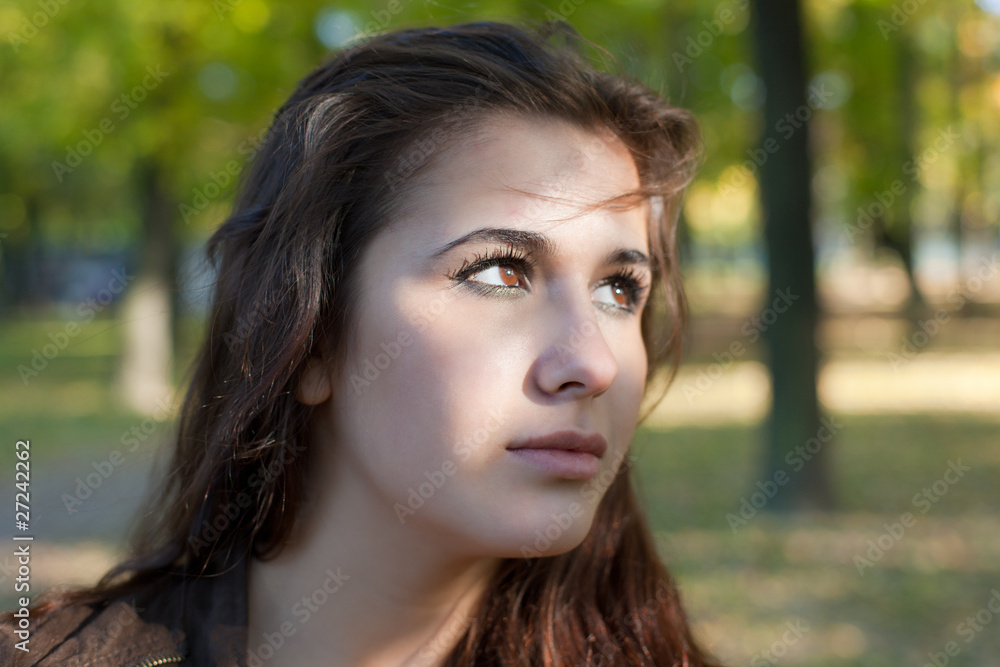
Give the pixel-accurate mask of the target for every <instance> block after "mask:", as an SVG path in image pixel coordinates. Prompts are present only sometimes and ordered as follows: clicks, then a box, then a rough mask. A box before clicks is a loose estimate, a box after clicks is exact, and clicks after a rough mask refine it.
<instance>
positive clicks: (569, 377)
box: [533, 296, 618, 398]
mask: <svg viewBox="0 0 1000 667" xmlns="http://www.w3.org/2000/svg"><path fill="white" fill-rule="evenodd" d="M549 314H550V315H551V317H549V318H546V324H545V330H546V334H545V335H546V345H545V347H544V348H543V349H542V352H541V354H540V355H539V357H538V359H536V361H535V364H534V365H533V374H534V377H535V381H536V383H537V385H538V387H539V389H541V390H542V391H543V392H545V393H547V394H552V395H563V396H566V397H568V398H583V397H587V396H592V397H594V398H596V397H597V396H600V395H601V394H603V393H604V392H605V391H607V389H608V387H610V386H611V383H612V382H613V381H614V379H615V376H617V375H618V362H617V360H616V359H615V355H614V352H613V351H612V349H611V347H610V346H609V345H608V341H607V339H606V338H605V336H604V332H603V331H602V330H601V320H602V319H603V318H602V317H601V314H600V313H599V311H597V310H596V308H595V307H594V304H593V302H592V301H590V299H589V296H588V298H587V299H586V303H585V304H584V303H582V300H578V299H573V300H572V302H570V300H568V299H565V300H561V303H560V305H558V306H555V305H554V306H553V307H552V309H550V310H549Z"/></svg>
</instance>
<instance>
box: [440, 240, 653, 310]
mask: <svg viewBox="0 0 1000 667" xmlns="http://www.w3.org/2000/svg"><path fill="white" fill-rule="evenodd" d="M536 265H537V262H536V261H535V260H534V259H533V258H532V256H531V253H530V252H527V251H525V250H524V249H523V248H522V247H519V246H517V245H516V244H513V243H510V244H508V245H506V246H504V247H497V248H494V249H492V250H491V251H489V252H487V253H478V252H477V253H476V254H475V256H474V257H473V258H472V259H471V260H469V259H466V260H464V261H463V262H462V265H461V267H459V268H458V270H456V271H454V272H453V273H451V274H449V275H448V277H449V278H450V279H452V280H454V281H456V282H457V283H459V284H461V285H464V286H467V287H469V288H470V289H472V290H474V291H475V292H476V293H478V294H480V295H483V296H498V297H501V298H515V299H516V298H520V297H521V296H522V295H523V293H524V291H525V290H526V289H529V288H528V285H523V286H522V285H521V284H518V285H495V284H491V283H485V282H482V281H479V280H471V279H470V277H471V276H473V275H476V274H477V273H481V272H483V271H486V270H488V269H490V268H493V267H501V268H502V267H513V268H515V269H516V270H517V273H518V274H519V275H520V276H521V277H522V278H523V279H524V280H519V281H518V282H519V283H523V282H525V281H530V278H531V275H532V273H533V272H534V269H535V267H536ZM529 284H530V283H529ZM604 286H611V290H612V293H613V294H615V295H620V294H623V295H625V296H626V297H627V298H628V305H613V304H609V303H605V302H600V301H598V302H596V303H599V304H600V305H601V306H602V307H603V308H605V309H607V310H610V311H612V312H615V313H617V314H622V313H635V312H636V311H637V310H638V309H639V308H640V307H641V306H642V304H643V302H644V298H645V296H646V292H647V290H648V288H649V285H648V284H647V282H646V280H645V278H644V277H643V276H642V275H641V274H640V273H639V272H638V271H636V270H635V268H634V267H632V266H624V267H621V268H620V269H618V270H617V271H616V272H615V273H613V274H612V275H610V276H608V277H607V278H605V279H604V280H602V281H601V282H600V283H599V285H598V287H604Z"/></svg>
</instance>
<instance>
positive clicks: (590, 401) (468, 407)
mask: <svg viewBox="0 0 1000 667" xmlns="http://www.w3.org/2000/svg"><path fill="white" fill-rule="evenodd" d="M486 127H487V129H488V130H489V132H488V133H487V134H486V135H484V136H485V138H483V139H480V140H477V141H475V142H467V143H462V144H460V145H459V146H458V147H457V148H455V149H451V150H449V152H448V153H447V154H446V155H444V156H443V159H442V160H440V162H439V164H438V165H437V166H436V167H435V168H433V169H431V170H429V171H428V172H426V174H425V175H424V177H423V178H422V180H421V186H420V190H419V193H418V194H417V195H416V196H414V197H412V198H411V199H410V201H409V202H408V203H407V205H406V206H405V207H404V208H403V209H402V210H403V213H402V215H401V217H400V218H399V219H398V220H396V221H395V222H394V224H393V225H392V226H391V227H390V228H389V230H388V231H387V232H386V233H383V234H380V235H379V236H377V237H376V239H375V240H374V241H373V242H372V243H371V244H370V245H369V246H368V247H367V249H366V251H365V253H364V255H363V257H362V261H361V263H360V283H359V285H360V290H361V292H360V293H361V300H360V303H359V309H358V310H357V311H355V312H356V314H357V317H358V324H357V327H358V329H357V332H358V334H357V338H356V349H355V350H354V354H353V357H352V361H351V362H349V365H348V367H347V368H346V369H345V370H344V371H343V372H342V373H340V374H338V375H334V376H331V378H330V380H331V386H332V398H331V400H330V401H328V402H326V403H324V404H323V405H322V406H321V408H320V420H322V422H323V423H324V424H325V426H324V427H322V428H321V429H320V430H319V433H321V434H322V437H323V438H328V439H330V440H332V441H333V442H330V443H328V444H324V443H313V444H314V445H318V446H320V447H321V448H322V449H324V450H326V451H329V452H331V453H332V456H330V457H328V459H327V460H328V461H329V465H330V466H335V467H336V469H337V470H336V474H335V478H336V479H351V480H353V481H352V484H358V485H360V486H359V488H363V489H364V492H365V493H366V494H367V495H368V496H369V497H368V498H367V502H370V503H374V504H375V505H376V507H377V508H378V510H379V512H380V513H381V514H384V515H385V518H386V519H387V520H388V521H390V522H395V524H396V525H397V526H400V527H401V529H404V528H402V527H403V526H405V527H406V528H405V529H413V528H418V529H424V528H427V529H432V530H433V531H434V532H436V533H437V534H439V535H447V536H448V538H449V544H453V545H455V546H456V547H457V548H458V549H460V550H461V551H462V552H463V553H469V554H479V555H488V556H497V557H520V556H525V555H531V556H539V555H541V556H552V555H557V554H559V553H563V552H565V551H567V550H569V549H571V548H573V547H575V546H577V545H578V544H579V543H580V542H582V541H583V539H584V538H585V537H586V535H587V533H588V531H589V530H590V526H591V523H592V520H593V517H594V514H595V510H596V509H597V504H598V501H599V500H600V498H601V497H603V495H604V492H605V491H606V489H607V488H608V486H609V485H610V484H611V482H612V481H613V480H614V478H615V475H616V474H617V473H618V471H619V468H620V467H621V465H622V462H623V457H624V456H625V455H626V451H627V448H628V445H629V442H630V440H631V438H632V435H633V432H634V430H635V426H636V421H637V418H638V413H639V405H640V402H641V399H642V396H643V389H644V384H645V379H646V352H645V348H644V344H643V340H642V336H641V332H640V315H641V312H642V305H643V303H644V301H645V298H646V294H647V291H648V290H647V286H648V285H649V283H650V279H651V273H650V268H649V265H648V263H647V262H646V261H645V258H646V257H648V256H649V246H648V240H647V239H648V233H647V231H648V230H647V224H648V222H647V215H648V211H649V209H648V206H647V205H646V203H641V204H639V205H634V204H633V206H632V207H631V208H626V207H624V206H621V207H619V208H617V209H611V208H603V209H598V210H595V211H591V212H582V208H581V205H583V204H588V203H592V202H594V201H597V200H598V199H602V198H605V197H608V196H612V195H615V194H619V193H622V192H625V191H627V190H632V189H635V188H637V187H638V186H639V180H638V174H637V171H636V167H635V164H634V162H633V160H632V158H631V156H630V154H629V151H628V149H627V148H626V147H625V145H624V144H623V143H621V141H620V140H619V139H617V138H616V137H614V136H613V135H612V134H611V133H610V132H609V133H608V134H606V135H598V134H594V133H593V132H590V131H585V130H582V129H579V128H577V127H576V126H574V125H571V124H568V123H566V122H564V121H560V120H555V119H541V120H539V119H532V120H522V119H518V120H513V119H495V120H492V121H490V123H489V124H488V125H487V126H486ZM509 187H512V188H518V189H521V190H525V191H528V192H531V193H534V194H537V195H541V196H543V197H552V198H557V199H545V198H539V197H529V196H526V195H524V194H520V193H517V192H513V191H510V190H507V188H509ZM485 230H493V231H485ZM496 257H499V259H491V258H496ZM482 260H485V263H480V262H481V261H482ZM565 430H569V431H574V432H576V433H578V434H581V435H585V436H586V435H589V436H592V437H591V438H590V442H591V444H593V443H594V442H598V443H599V441H600V440H601V439H603V440H604V441H606V445H607V449H606V451H605V452H604V453H603V455H601V456H600V457H596V456H594V455H593V454H581V453H576V454H573V453H567V452H565V451H564V452H559V451H555V452H553V451H551V450H550V451H548V452H546V451H542V450H535V451H533V452H528V451H527V450H522V451H519V452H518V451H515V450H513V449H510V448H511V447H516V446H518V445H520V444H523V441H524V440H526V439H528V438H532V437H537V436H545V435H547V434H551V433H554V432H557V431H565ZM314 433H315V432H314ZM594 436H596V437H594ZM569 444H570V445H573V444H574V443H569ZM576 444H579V443H576ZM327 471H328V472H329V473H330V474H331V475H332V474H334V473H333V468H328V469H326V470H325V471H324V472H327ZM321 474H322V473H321ZM324 479H327V480H330V479H334V478H333V477H324ZM359 502H360V501H359Z"/></svg>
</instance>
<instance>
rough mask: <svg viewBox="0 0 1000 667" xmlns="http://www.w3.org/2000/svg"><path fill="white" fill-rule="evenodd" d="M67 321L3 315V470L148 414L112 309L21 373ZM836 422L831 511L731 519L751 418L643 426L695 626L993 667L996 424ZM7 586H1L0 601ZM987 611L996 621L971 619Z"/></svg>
mask: <svg viewBox="0 0 1000 667" xmlns="http://www.w3.org/2000/svg"><path fill="white" fill-rule="evenodd" d="M62 326H63V323H62V322H60V321H58V320H52V321H51V322H42V323H39V322H32V323H30V324H29V323H6V324H5V325H3V326H2V327H0V364H2V365H3V367H4V368H5V369H6V370H7V372H6V373H4V374H3V376H2V380H0V382H2V384H0V396H2V398H3V400H2V402H0V425H2V433H3V437H4V440H5V445H4V447H3V454H2V457H0V461H2V462H3V468H2V469H3V470H12V469H13V466H12V463H11V462H12V461H13V458H12V453H11V451H10V450H11V443H12V441H13V440H15V439H17V438H23V437H30V438H31V439H32V442H33V453H32V456H33V457H36V460H41V459H55V458H58V457H60V456H66V455H67V454H68V453H73V454H80V453H81V452H86V451H88V450H89V451H93V452H97V453H104V454H106V452H107V451H108V450H109V448H112V447H115V446H117V443H119V441H120V438H121V435H122V433H124V432H125V431H127V430H128V429H129V428H131V427H132V426H133V425H135V424H136V423H138V422H139V421H140V420H141V419H142V417H141V416H138V415H135V414H132V413H129V412H128V411H126V410H124V409H122V408H121V402H120V401H119V400H118V398H117V396H116V395H115V394H114V392H113V390H112V389H111V387H113V384H114V383H113V380H114V377H115V371H116V368H117V363H118V358H117V356H116V353H117V350H118V349H119V345H120V330H119V328H118V327H117V326H116V324H115V322H114V321H96V322H93V323H90V324H89V325H87V326H86V327H84V329H83V331H82V332H81V333H80V334H79V335H77V336H75V337H74V339H73V341H72V343H71V345H69V346H68V347H67V349H66V350H64V351H62V352H61V353H60V354H59V356H57V357H56V358H55V359H52V360H50V361H49V362H48V367H47V368H46V369H45V370H44V371H42V372H41V373H40V374H39V375H38V376H37V377H31V378H29V381H28V383H27V384H25V383H24V382H23V381H22V380H21V378H20V376H19V374H18V372H17V370H16V369H17V366H18V365H19V364H27V363H30V360H31V351H32V349H33V348H39V347H40V346H41V345H44V344H45V343H46V342H47V341H48V339H47V338H46V335H47V333H48V332H50V331H56V330H60V329H61V327H62ZM186 326H187V327H188V329H187V330H190V331H194V330H196V327H192V326H190V325H186ZM196 335H197V334H191V335H190V336H189V337H188V340H194V338H195V337H196ZM185 349H186V350H188V351H189V350H190V343H189V342H186V343H185ZM186 354H189V352H188V353H186ZM182 358H185V359H186V357H184V356H183V355H182ZM182 364H183V362H178V365H179V366H181V365H182ZM834 418H835V419H837V420H838V421H839V422H840V423H842V424H843V428H842V429H841V430H840V432H838V434H837V439H836V441H835V444H834V445H833V446H832V447H831V449H830V453H831V455H832V456H833V464H834V470H835V488H836V493H837V501H838V509H837V511H836V512H833V513H831V514H827V515H807V516H798V517H794V518H791V517H782V516H773V515H769V514H759V515H757V516H755V517H753V518H752V519H751V520H750V521H749V522H748V525H746V526H741V527H739V528H738V529H737V530H736V531H734V530H732V529H731V528H730V526H729V524H728V523H727V521H726V514H727V513H730V512H733V513H736V512H738V511H739V506H740V502H741V499H742V498H743V497H745V496H749V494H750V493H752V492H753V490H754V484H755V482H756V481H757V480H758V479H759V475H760V471H759V470H758V468H757V462H758V458H759V457H758V454H759V451H758V448H759V443H758V441H757V433H756V427H755V426H754V425H746V424H737V425H723V424H718V423H716V424H709V425H704V426H685V427H659V428H652V427H644V428H642V429H640V430H639V432H638V433H637V436H636V439H635V441H634V451H635V453H636V456H637V460H636V464H635V465H636V473H637V475H636V476H637V479H638V480H639V482H640V488H641V494H642V496H643V497H644V499H645V500H646V501H647V503H648V513H649V519H650V522H651V525H652V527H653V529H654V530H655V531H656V533H657V536H658V538H659V539H660V546H661V548H662V553H663V555H664V557H665V558H666V560H667V561H668V563H669V565H670V567H671V569H672V571H673V573H674V574H675V576H676V577H677V578H678V580H679V581H680V585H681V589H682V593H683V595H684V596H685V599H686V600H687V603H688V607H689V610H690V613H691V615H692V616H693V617H694V619H695V620H696V621H697V627H698V631H699V634H700V635H701V636H702V637H703V638H704V639H705V640H706V642H707V643H709V644H710V645H711V646H712V647H713V649H714V650H715V652H716V653H717V655H719V656H720V657H721V658H723V659H724V661H725V662H726V663H727V664H730V665H740V664H742V665H748V664H752V665H765V664H782V663H783V664H789V665H791V664H795V665H864V666H872V667H874V666H876V665H886V666H889V665H893V666H895V665H903V664H909V665H923V664H925V663H928V662H929V661H930V658H929V657H928V653H939V652H942V651H944V650H945V646H946V644H947V643H948V642H955V646H956V648H958V649H959V650H960V653H959V654H958V656H957V657H953V658H950V662H949V664H956V665H995V664H997V663H996V656H1000V619H996V620H993V618H992V616H993V614H992V612H989V611H988V610H987V612H986V613H985V614H983V613H981V610H982V609H984V608H986V605H987V603H988V601H989V599H990V596H991V591H992V590H993V589H997V590H1000V490H998V489H1000V485H998V480H1000V421H998V420H990V419H988V418H986V417H974V416H967V415H956V414H952V415H946V414H915V415H893V416H884V415H873V416H858V415H834ZM959 459H960V460H961V463H962V465H965V466H969V467H970V470H969V471H968V472H966V473H964V474H963V476H962V477H961V478H960V479H959V480H958V481H957V482H956V483H955V484H949V485H946V487H941V485H940V484H939V485H938V488H939V489H941V488H946V493H944V494H943V495H941V496H940V497H939V500H938V502H936V503H934V504H933V505H931V506H930V508H929V510H928V511H927V512H926V513H922V512H921V511H920V510H921V508H920V507H918V506H917V505H915V504H914V503H913V497H914V495H915V494H918V493H920V492H921V491H922V489H923V488H925V487H931V486H932V485H933V484H934V482H935V481H938V480H941V479H942V478H943V475H944V473H945V471H946V470H947V469H948V466H949V461H953V462H958V461H959ZM905 512H910V513H912V514H913V515H914V517H915V521H916V522H915V524H914V525H912V526H911V527H906V528H905V533H904V534H903V535H902V537H901V539H899V540H898V541H896V540H893V541H892V543H891V547H890V548H889V549H888V550H887V551H885V553H884V555H882V556H881V557H880V558H879V559H878V560H877V561H876V562H873V564H872V565H871V566H870V567H866V568H865V569H864V573H863V575H862V574H859V572H858V568H857V565H856V563H855V556H863V557H864V556H865V555H866V553H867V552H868V550H869V546H870V545H869V540H878V539H879V537H880V536H883V535H884V533H885V531H886V529H885V527H884V524H886V523H889V524H892V523H894V522H897V521H899V520H900V516H901V515H902V514H903V513H905ZM5 532H6V531H5ZM887 539H888V538H885V537H883V542H885V540H887ZM110 548H111V547H109V549H110ZM98 562H100V561H99V560H98ZM95 574H97V573H95ZM9 599H10V597H9V595H8V591H6V590H4V591H3V595H2V596H0V600H2V602H3V603H4V604H7V603H8V601H9ZM998 604H1000V594H998V600H997V601H996V602H994V607H997V608H1000V607H998V606H997V605H998ZM977 613H980V617H979V618H980V622H982V621H983V619H985V618H986V616H987V614H988V615H989V616H990V621H991V622H988V623H985V624H984V625H983V626H975V625H968V624H967V625H960V624H962V623H965V619H966V618H967V617H968V616H970V615H971V616H973V617H975V615H976V614H977ZM787 624H791V626H789V625H787ZM789 627H797V628H798V629H799V632H798V634H796V633H792V632H791V631H789ZM975 627H980V630H978V631H975V630H974V628H975ZM798 635H801V637H799V636H798ZM783 637H785V638H790V639H793V640H794V641H793V642H785V641H784V640H783ZM967 639H968V640H969V641H966V640H967ZM765 650H773V651H774V652H773V653H769V654H764V653H763V651H765Z"/></svg>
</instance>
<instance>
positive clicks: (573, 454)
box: [507, 429, 608, 479]
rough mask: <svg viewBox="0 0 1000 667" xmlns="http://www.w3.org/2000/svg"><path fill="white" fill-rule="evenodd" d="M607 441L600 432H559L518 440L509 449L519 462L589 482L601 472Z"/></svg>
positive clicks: (561, 475)
mask: <svg viewBox="0 0 1000 667" xmlns="http://www.w3.org/2000/svg"><path fill="white" fill-rule="evenodd" d="M607 448H608V441H607V440H605V438H604V436H603V435H601V434H600V433H583V432H580V431H575V430H569V429H566V430H562V431H555V432H553V433H548V434H545V435H541V436H535V437H529V438H526V439H522V440H519V441H517V442H515V443H513V444H511V445H510V446H509V447H507V451H509V452H510V453H511V454H512V455H514V456H516V457H517V458H518V459H520V460H522V461H524V462H526V463H530V464H531V465H533V466H535V467H537V468H540V469H542V470H544V471H545V472H547V473H549V474H551V475H555V476H557V477H563V478H566V479H590V478H591V477H594V476H595V475H597V473H598V472H599V471H600V469H601V457H603V456H604V452H606V451H607Z"/></svg>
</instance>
